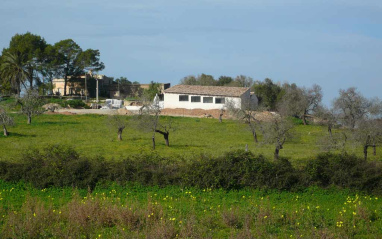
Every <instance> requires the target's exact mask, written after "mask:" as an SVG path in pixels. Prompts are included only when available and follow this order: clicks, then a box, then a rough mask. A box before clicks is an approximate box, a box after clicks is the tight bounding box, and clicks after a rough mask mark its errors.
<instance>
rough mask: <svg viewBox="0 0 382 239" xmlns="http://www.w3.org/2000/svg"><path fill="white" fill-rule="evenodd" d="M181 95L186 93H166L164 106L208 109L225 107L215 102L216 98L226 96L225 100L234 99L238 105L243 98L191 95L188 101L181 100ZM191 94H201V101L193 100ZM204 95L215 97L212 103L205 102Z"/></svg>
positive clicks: (168, 107) (167, 107) (166, 107)
mask: <svg viewBox="0 0 382 239" xmlns="http://www.w3.org/2000/svg"><path fill="white" fill-rule="evenodd" d="M248 92H249V91H248ZM179 95H185V94H172V93H165V94H164V108H165V109H176V108H185V109H206V110H212V109H222V108H223V107H224V104H216V103H215V99H216V98H225V102H227V101H233V102H235V104H236V105H237V107H240V105H241V98H239V97H222V96H206V95H189V97H188V101H179ZM191 96H200V99H201V102H191ZM203 97H212V98H213V101H212V103H203ZM248 97H249V96H248Z"/></svg>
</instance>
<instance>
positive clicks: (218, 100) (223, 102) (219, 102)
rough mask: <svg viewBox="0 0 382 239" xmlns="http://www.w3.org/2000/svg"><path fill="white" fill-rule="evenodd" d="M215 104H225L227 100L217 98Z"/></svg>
mask: <svg viewBox="0 0 382 239" xmlns="http://www.w3.org/2000/svg"><path fill="white" fill-rule="evenodd" d="M215 104H225V98H215Z"/></svg>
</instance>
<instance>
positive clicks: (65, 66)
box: [54, 39, 82, 95]
mask: <svg viewBox="0 0 382 239" xmlns="http://www.w3.org/2000/svg"><path fill="white" fill-rule="evenodd" d="M54 47H55V48H56V49H55V50H56V51H57V54H58V55H59V58H60V59H61V60H60V62H58V66H57V67H58V69H59V71H60V72H61V74H62V76H63V77H64V81H65V83H64V95H66V86H67V84H68V77H69V76H76V75H79V74H80V73H81V68H80V66H79V65H78V59H77V58H78V56H79V55H80V53H81V52H82V49H81V47H80V46H79V45H78V44H77V43H75V42H74V41H73V40H72V39H66V40H62V41H59V42H57V43H56V44H54Z"/></svg>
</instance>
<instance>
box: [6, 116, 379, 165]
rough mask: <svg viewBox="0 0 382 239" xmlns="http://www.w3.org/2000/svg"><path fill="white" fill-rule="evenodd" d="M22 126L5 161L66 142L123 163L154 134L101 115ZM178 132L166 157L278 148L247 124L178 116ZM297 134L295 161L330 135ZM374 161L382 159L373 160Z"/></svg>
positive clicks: (291, 150) (314, 130)
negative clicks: (118, 126)
mask: <svg viewBox="0 0 382 239" xmlns="http://www.w3.org/2000/svg"><path fill="white" fill-rule="evenodd" d="M14 117H15V121H16V126H14V127H10V128H9V131H10V133H11V135H10V136H9V137H4V136H2V135H1V136H0V159H2V160H9V159H12V158H19V157H18V156H19V155H20V153H21V152H23V151H24V150H25V149H27V148H28V147H37V148H39V147H43V146H45V145H47V144H66V145H72V146H74V147H75V148H76V149H77V150H78V151H79V152H81V153H82V154H84V155H85V154H86V155H88V156H94V157H95V156H99V155H102V156H104V157H105V158H107V159H112V158H114V159H119V158H120V157H125V156H126V155H131V154H139V153H140V152H142V151H147V150H151V133H148V132H141V131H138V130H136V129H134V128H131V127H130V128H129V127H128V128H126V129H125V130H124V132H123V141H122V142H118V141H117V140H116V138H117V134H116V132H114V131H112V130H111V129H110V127H109V126H108V124H107V116H101V115H40V116H38V117H34V118H33V119H32V125H27V124H26V118H25V117H24V116H22V115H14ZM175 119H176V120H175V121H176V124H177V130H176V131H175V132H173V133H171V134H170V145H171V147H170V148H167V147H166V146H165V144H164V140H163V137H162V136H161V135H160V134H157V135H156V139H157V152H158V153H159V154H161V155H165V156H174V157H178V156H179V157H189V156H192V155H198V154H207V155H221V154H222V153H223V152H226V151H229V150H235V149H244V148H245V145H246V144H248V146H249V149H250V150H251V151H253V152H255V153H261V154H264V155H266V156H267V157H269V158H272V157H273V150H274V148H273V146H272V145H263V144H261V143H258V144H255V143H254V142H253V139H252V136H251V134H250V132H249V131H248V130H247V126H246V125H243V124H238V123H237V122H234V121H230V120H225V121H224V122H223V123H219V122H218V120H216V119H198V118H182V117H177V118H175ZM294 132H295V136H294V138H293V139H291V140H289V141H288V142H287V143H286V144H285V146H284V149H283V150H281V151H280V155H281V156H285V157H289V158H291V159H292V160H293V162H294V163H299V161H301V160H303V159H306V158H308V157H311V156H314V155H316V154H317V153H319V152H320V146H319V145H318V144H317V142H318V139H319V138H320V137H321V136H323V135H324V134H326V129H325V128H324V127H321V126H303V125H300V126H297V127H296V128H295V129H294ZM261 138H262V137H261V135H260V137H259V140H260V142H261ZM349 151H350V152H355V153H357V154H358V155H360V156H361V155H362V150H361V148H349ZM370 158H371V159H378V155H377V156H372V155H371V153H370Z"/></svg>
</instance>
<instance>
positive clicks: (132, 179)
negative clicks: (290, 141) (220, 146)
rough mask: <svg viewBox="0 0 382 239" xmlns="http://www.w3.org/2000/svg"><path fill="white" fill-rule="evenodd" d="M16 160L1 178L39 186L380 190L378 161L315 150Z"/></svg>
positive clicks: (65, 150)
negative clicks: (292, 154)
mask: <svg viewBox="0 0 382 239" xmlns="http://www.w3.org/2000/svg"><path fill="white" fill-rule="evenodd" d="M19 162H20V163H15V162H0V179H1V180H6V181H11V182H17V181H24V182H28V183H31V184H32V185H34V186H35V187H38V188H47V187H65V186H72V187H78V188H90V189H92V188H94V187H95V186H96V185H97V184H100V183H103V182H110V181H112V182H116V183H119V184H128V183H139V184H142V185H158V186H168V185H178V186H183V187H200V188H221V189H227V190H232V189H241V188H246V187H249V188H258V189H277V190H292V191H298V190H302V189H304V188H306V187H308V186H312V185H314V186H320V187H328V186H336V187H340V188H347V189H354V190H361V191H365V192H368V193H374V194H381V193H382V165H381V164H380V163H376V162H367V161H365V160H363V159H361V158H358V157H356V156H354V155H349V154H330V153H325V154H320V155H318V156H312V158H311V159H309V160H307V163H306V165H305V166H303V167H301V168H298V167H295V166H293V165H292V164H291V163H290V162H289V161H288V160H287V159H285V158H281V159H280V160H278V161H270V160H268V159H266V158H264V156H262V155H255V154H253V153H251V152H245V151H233V152H227V153H226V154H224V155H222V156H220V157H206V156H203V155H201V156H196V157H195V158H194V159H192V160H190V159H182V158H166V157H162V156H159V155H158V154H156V153H148V154H143V155H136V156H128V157H126V158H124V159H122V160H118V161H117V160H116V161H106V160H105V159H104V158H102V157H99V158H89V157H86V156H82V155H79V153H78V152H76V151H75V150H74V149H73V148H71V147H67V146H61V145H52V146H48V147H46V148H44V149H42V150H37V149H31V150H28V151H27V152H24V154H23V156H22V158H20V160H19Z"/></svg>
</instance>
